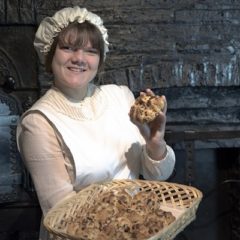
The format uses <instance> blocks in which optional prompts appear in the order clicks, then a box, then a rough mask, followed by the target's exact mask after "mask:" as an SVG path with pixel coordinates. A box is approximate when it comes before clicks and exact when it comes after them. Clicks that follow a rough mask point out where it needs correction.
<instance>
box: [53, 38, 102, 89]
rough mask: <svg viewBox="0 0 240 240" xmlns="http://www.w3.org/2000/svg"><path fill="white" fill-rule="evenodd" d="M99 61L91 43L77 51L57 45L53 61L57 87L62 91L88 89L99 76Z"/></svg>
mask: <svg viewBox="0 0 240 240" xmlns="http://www.w3.org/2000/svg"><path fill="white" fill-rule="evenodd" d="M99 60H100V57H99V52H98V50H97V49H94V48H92V46H91V43H90V42H88V43H87V44H86V45H85V46H84V47H82V48H77V49H73V48H71V47H69V46H61V47H59V45H57V47H56V51H55V54H54V56H53V61H52V71H53V74H54V82H55V85H56V86H57V87H58V88H60V89H64V88H65V87H67V88H72V89H75V88H83V87H86V86H87V85H88V83H89V82H90V81H92V80H93V78H94V77H95V76H96V74H97V71H98V66H99Z"/></svg>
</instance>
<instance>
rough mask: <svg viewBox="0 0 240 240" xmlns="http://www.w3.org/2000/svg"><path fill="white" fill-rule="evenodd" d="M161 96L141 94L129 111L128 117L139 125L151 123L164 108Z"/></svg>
mask: <svg viewBox="0 0 240 240" xmlns="http://www.w3.org/2000/svg"><path fill="white" fill-rule="evenodd" d="M164 104H165V103H164V100H163V97H162V96H156V95H154V96H152V95H146V94H141V95H140V96H139V97H138V98H136V100H135V102H134V104H133V105H132V107H131V109H130V115H131V116H132V118H133V119H135V120H137V121H139V122H140V123H149V122H151V121H153V120H154V119H155V118H156V117H157V115H158V114H159V113H160V112H161V111H162V110H163V108H164Z"/></svg>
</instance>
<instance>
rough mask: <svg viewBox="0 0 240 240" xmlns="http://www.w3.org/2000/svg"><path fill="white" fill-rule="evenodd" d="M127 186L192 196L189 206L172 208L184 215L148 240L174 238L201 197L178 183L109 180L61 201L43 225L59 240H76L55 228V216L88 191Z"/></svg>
mask: <svg viewBox="0 0 240 240" xmlns="http://www.w3.org/2000/svg"><path fill="white" fill-rule="evenodd" d="M129 185H137V186H141V187H144V186H147V187H148V186H149V187H151V186H161V187H163V188H164V189H165V188H166V191H167V190H168V188H170V189H171V191H172V192H174V191H175V189H176V191H177V190H178V189H180V190H181V189H183V190H184V191H186V192H191V194H192V195H193V196H192V198H191V201H190V202H189V203H188V204H189V206H185V207H184V203H183V202H181V201H180V203H181V204H182V205H181V206H179V207H178V206H174V207H173V209H182V210H183V212H184V214H182V215H181V216H180V217H179V219H177V220H178V222H177V221H175V223H174V224H173V223H172V224H170V225H169V226H168V227H166V228H165V229H163V231H161V232H160V233H159V234H157V235H156V236H153V237H151V238H149V240H156V239H159V237H161V238H160V239H161V240H165V239H166V240H167V239H171V238H169V237H170V236H176V234H178V233H179V232H180V231H182V230H183V229H184V228H185V227H186V226H187V225H188V224H189V223H190V222H192V221H193V220H194V219H195V217H196V216H195V214H196V210H197V208H198V205H199V203H200V202H201V200H202V197H203V194H202V192H201V191H200V190H199V189H197V188H195V187H193V186H188V185H184V184H180V183H172V182H165V181H156V180H140V179H135V180H129V179H126V180H111V181H104V182H98V183H94V184H91V185H89V186H88V187H86V188H84V189H82V190H81V191H79V192H78V193H77V194H75V195H73V196H72V197H70V198H67V199H65V200H63V201H61V202H60V203H58V204H57V205H56V206H54V207H53V208H52V209H51V210H50V211H49V212H48V213H47V215H46V216H45V217H44V221H43V224H44V226H45V227H46V229H47V230H48V231H49V232H50V233H51V234H53V235H56V236H58V237H59V239H78V238H77V237H74V236H70V235H69V234H66V233H65V232H64V231H63V230H61V229H59V228H56V227H55V225H54V224H55V222H54V221H55V217H56V215H61V216H64V214H65V211H67V210H69V209H70V208H71V206H72V204H74V201H75V200H78V199H79V198H81V197H82V196H84V194H86V196H85V197H89V196H88V194H89V192H88V191H90V190H95V189H101V188H103V187H104V188H105V189H106V190H111V189H114V188H118V187H119V186H129ZM154 191H155V190H154ZM167 193H168V192H167ZM91 197H92V196H91ZM83 199H84V198H83ZM177 200H178V199H177ZM172 201H174V199H172ZM168 205H169V206H171V204H167V203H165V206H168ZM61 237H62V238H61Z"/></svg>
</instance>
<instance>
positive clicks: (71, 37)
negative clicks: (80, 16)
mask: <svg viewBox="0 0 240 240" xmlns="http://www.w3.org/2000/svg"><path fill="white" fill-rule="evenodd" d="M88 41H90V43H91V45H92V47H93V48H95V49H97V50H98V52H99V56H100V61H99V67H98V69H101V68H102V66H103V62H104V41H103V38H102V34H101V32H100V30H99V29H98V28H97V27H96V26H95V25H94V24H92V23H90V22H88V21H85V22H83V23H78V22H72V23H70V24H69V25H68V26H67V27H66V28H64V29H63V30H62V31H61V32H60V33H59V34H58V36H56V37H55V38H54V41H53V44H52V46H51V49H50V51H49V53H48V54H47V56H46V61H45V68H46V71H47V72H49V73H51V72H52V60H53V56H54V53H55V50H56V47H57V44H59V46H64V45H70V46H72V47H73V48H81V47H84V46H85V45H87V43H88Z"/></svg>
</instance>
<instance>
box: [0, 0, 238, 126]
mask: <svg viewBox="0 0 240 240" xmlns="http://www.w3.org/2000/svg"><path fill="white" fill-rule="evenodd" d="M73 5H79V6H82V7H86V8H88V9H89V10H91V11H93V12H95V13H97V14H99V15H100V16H101V17H102V18H103V20H104V23H105V26H106V27H107V28H108V30H109V42H110V53H109V54H108V56H107V60H106V64H105V69H104V71H103V72H102V73H101V74H99V76H98V78H97V79H96V82H97V83H99V84H107V83H116V84H124V85H128V86H129V87H130V88H131V89H132V90H133V91H134V92H136V94H137V93H138V92H139V91H141V90H144V89H145V88H152V89H155V90H156V91H157V93H158V94H165V95H166V96H167V99H168V109H169V110H168V116H169V118H168V126H169V127H171V126H172V127H173V129H175V130H176V129H178V125H179V124H181V125H184V126H187V127H186V128H189V126H192V127H194V126H197V127H200V128H205V127H206V126H208V125H209V124H210V125H211V126H212V125H220V126H221V127H229V126H230V127H234V128H235V127H236V126H238V125H239V123H240V107H239V104H240V98H239V85H240V77H239V56H240V31H239V29H240V2H238V1H229V0H218V1H213V0H206V1H202V0H198V1H190V0H189V1H187V0H185V1H183V0H178V1H177V0H175V1H174V0H145V1H144V0H126V1H124V0H120V1H110V0H99V1H86V0H85V1H83V0H82V1H81V0H67V1H54V0H48V1H44V0H42V1H37V0H25V1H1V3H0V24H1V25H9V26H16V25H21V26H25V27H26V26H28V27H29V29H30V28H31V29H35V28H36V27H37V25H38V23H39V22H40V21H41V20H42V19H43V17H45V16H47V15H52V14H53V13H54V12H55V11H56V10H58V9H60V8H62V7H65V6H73ZM21 41H24V40H22V39H21ZM28 42H29V41H28ZM16 44H21V43H16ZM28 44H29V43H28ZM29 49H32V45H29ZM34 67H35V71H36V72H37V75H38V77H37V79H34V80H35V81H36V82H37V86H40V91H41V92H43V91H45V89H47V88H48V87H49V85H50V83H51V77H50V76H48V75H46V74H44V72H43V69H42V67H41V66H39V67H37V66H34ZM22 79H23V77H22ZM32 81H33V80H32V79H28V78H25V77H24V79H23V82H22V85H29V84H28V82H32ZM20 88H21V86H20ZM33 101H34V100H33Z"/></svg>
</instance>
